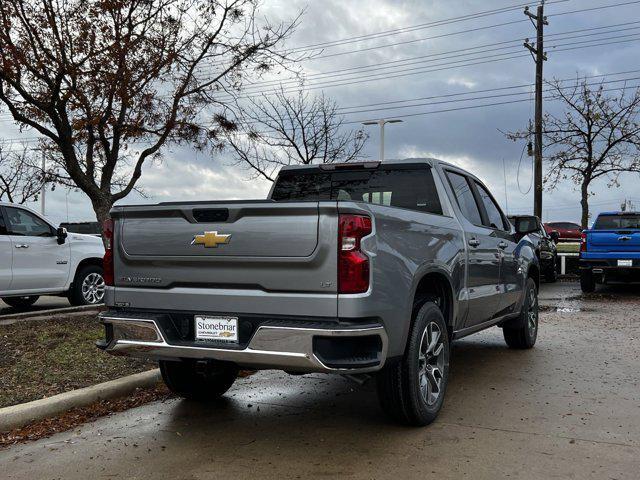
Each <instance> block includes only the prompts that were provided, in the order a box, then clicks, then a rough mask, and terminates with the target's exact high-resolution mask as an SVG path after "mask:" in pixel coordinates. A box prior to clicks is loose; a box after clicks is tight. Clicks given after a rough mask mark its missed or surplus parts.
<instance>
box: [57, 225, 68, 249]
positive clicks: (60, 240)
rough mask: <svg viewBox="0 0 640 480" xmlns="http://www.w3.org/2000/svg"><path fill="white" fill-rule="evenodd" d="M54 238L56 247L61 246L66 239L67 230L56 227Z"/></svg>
mask: <svg viewBox="0 0 640 480" xmlns="http://www.w3.org/2000/svg"><path fill="white" fill-rule="evenodd" d="M56 237H58V245H62V244H63V243H64V241H65V240H66V239H67V229H66V228H64V227H58V229H57V230H56Z"/></svg>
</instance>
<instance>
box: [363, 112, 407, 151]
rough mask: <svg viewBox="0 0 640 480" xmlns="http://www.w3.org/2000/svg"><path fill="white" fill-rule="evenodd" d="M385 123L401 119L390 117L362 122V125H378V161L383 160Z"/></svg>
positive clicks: (397, 121)
mask: <svg viewBox="0 0 640 480" xmlns="http://www.w3.org/2000/svg"><path fill="white" fill-rule="evenodd" d="M387 123H402V120H400V119H398V118H392V119H390V120H387V119H384V118H381V119H380V120H375V121H373V120H372V121H370V122H362V124H363V125H378V126H379V127H380V161H381V162H382V161H384V126H385V125H386V124H387Z"/></svg>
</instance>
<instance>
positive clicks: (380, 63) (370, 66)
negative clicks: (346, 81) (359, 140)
mask: <svg viewBox="0 0 640 480" xmlns="http://www.w3.org/2000/svg"><path fill="white" fill-rule="evenodd" d="M637 24H640V21H633V22H624V23H618V24H613V25H605V26H600V27H592V28H581V29H578V30H569V31H566V32H558V33H551V34H548V35H547V37H554V36H556V37H557V36H560V35H562V36H564V35H569V34H572V33H582V32H593V31H596V30H603V29H609V28H614V27H623V26H628V25H637ZM636 28H638V27H628V28H621V29H617V30H615V31H610V32H600V33H596V34H594V35H606V34H608V33H617V32H622V31H627V30H633V29H636ZM587 36H592V34H589V33H585V34H584V35H572V36H571V37H567V38H566V39H562V40H567V39H569V38H581V37H587ZM516 42H517V43H520V42H522V39H521V38H517V39H513V40H506V41H501V42H492V43H485V44H483V45H477V46H475V47H467V48H462V49H457V50H450V51H448V52H440V53H431V54H428V55H420V56H417V57H410V58H405V59H402V60H390V61H386V62H377V63H375V64H374V65H359V66H355V67H349V68H343V69H339V70H330V71H327V72H318V73H311V74H307V75H305V78H307V79H308V78H315V77H319V76H325V75H328V74H333V73H343V72H349V71H353V70H361V69H367V68H379V67H381V66H382V65H395V64H402V63H405V62H409V61H413V60H418V59H422V58H429V57H433V56H439V55H445V54H448V53H457V52H463V51H467V50H475V49H479V48H484V47H491V46H496V45H504V44H509V43H516ZM292 80H296V79H295V78H292ZM266 82H269V83H271V82H270V81H266ZM274 82H276V80H274Z"/></svg>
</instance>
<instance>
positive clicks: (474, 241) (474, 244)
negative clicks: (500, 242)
mask: <svg viewBox="0 0 640 480" xmlns="http://www.w3.org/2000/svg"><path fill="white" fill-rule="evenodd" d="M469 246H470V247H473V248H476V247H479V246H480V240H478V239H477V238H472V239H471V240H469Z"/></svg>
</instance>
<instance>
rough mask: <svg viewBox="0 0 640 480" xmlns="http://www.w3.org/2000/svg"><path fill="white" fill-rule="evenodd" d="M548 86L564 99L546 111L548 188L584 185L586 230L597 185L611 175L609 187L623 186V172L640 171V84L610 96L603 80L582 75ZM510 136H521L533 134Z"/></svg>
mask: <svg viewBox="0 0 640 480" xmlns="http://www.w3.org/2000/svg"><path fill="white" fill-rule="evenodd" d="M547 85H548V90H549V91H550V97H549V98H550V99H551V100H558V101H560V102H562V104H563V107H564V109H563V111H562V113H560V114H554V113H546V114H545V115H544V119H543V122H544V123H543V135H544V142H543V143H544V149H543V152H544V160H545V162H546V163H547V171H546V173H545V178H544V181H545V183H546V186H547V188H548V189H554V188H556V187H557V186H558V184H559V183H561V182H562V181H563V180H567V179H570V180H571V181H573V182H574V183H575V184H576V185H578V186H579V187H580V194H581V197H580V205H581V207H582V220H581V222H582V227H584V228H586V227H587V226H588V222H589V196H590V195H592V193H591V191H590V187H591V185H592V183H593V182H594V181H596V180H599V179H601V178H606V179H608V181H609V183H608V186H609V187H612V186H618V185H619V183H618V179H619V176H620V174H621V173H623V172H640V118H639V114H640V88H635V89H629V88H626V87H623V88H620V89H615V93H611V94H609V93H608V91H607V90H605V88H604V81H603V83H600V84H599V85H595V86H594V85H591V84H589V83H588V82H587V80H586V79H582V80H581V79H580V78H579V77H578V78H577V79H576V83H575V84H574V85H571V86H567V85H566V84H564V83H563V82H561V81H559V80H554V81H552V82H547ZM507 135H508V136H509V138H511V139H513V140H516V139H523V138H526V137H528V136H529V135H530V132H529V131H521V132H513V133H509V134H507Z"/></svg>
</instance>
